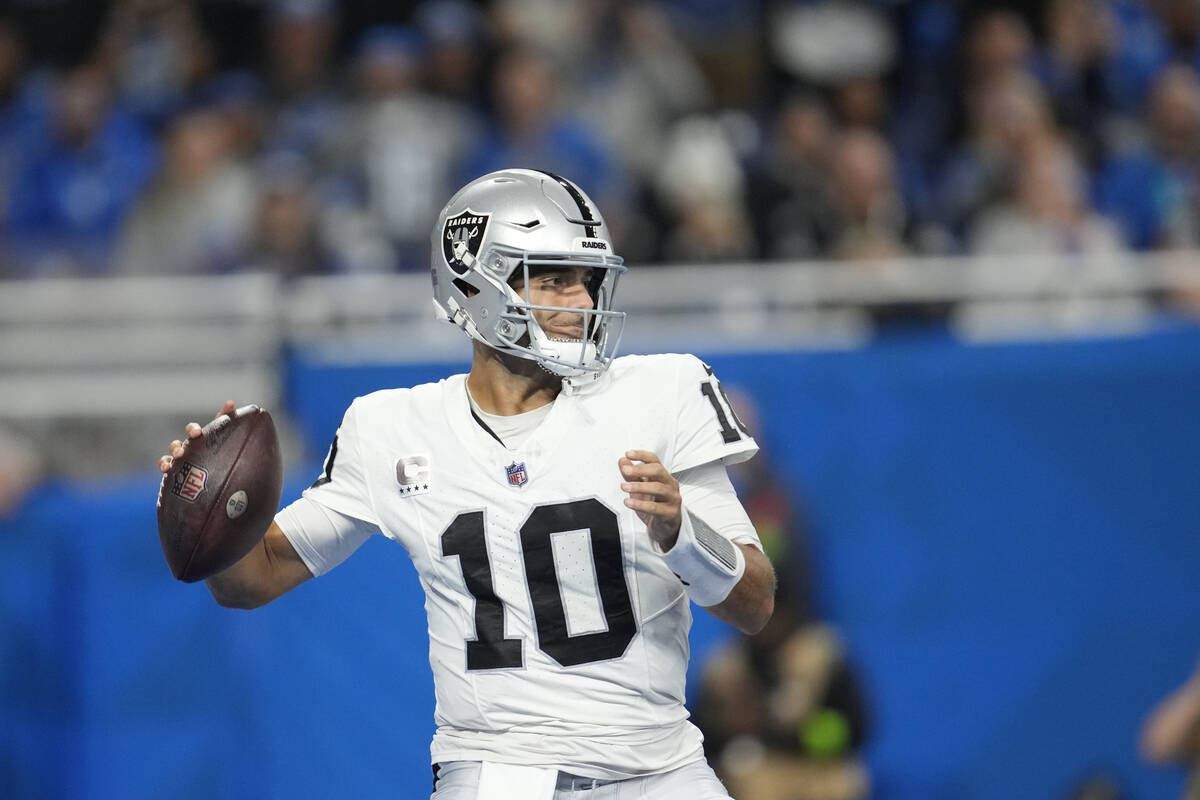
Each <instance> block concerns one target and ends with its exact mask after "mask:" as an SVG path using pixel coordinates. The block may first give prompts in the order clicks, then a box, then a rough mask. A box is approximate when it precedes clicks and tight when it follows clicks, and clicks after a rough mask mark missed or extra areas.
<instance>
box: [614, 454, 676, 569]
mask: <svg viewBox="0 0 1200 800" xmlns="http://www.w3.org/2000/svg"><path fill="white" fill-rule="evenodd" d="M617 466H618V467H619V468H620V470H621V475H622V476H623V477H624V478H625V482H624V483H622V484H621V489H622V490H623V491H624V492H626V493H628V495H629V496H628V497H626V498H625V505H626V506H628V507H629V508H632V509H633V510H634V511H636V512H637V515H638V519H640V520H641V521H642V522H643V523H645V525H646V530H647V531H649V532H650V538H651V539H653V540H654V541H655V543H656V544H657V545H658V546H659V547H660V548H661V549H663V550H670V549H671V548H672V547H674V546H675V540H676V539H677V538H679V525H680V523H681V522H682V521H683V498H682V497H681V496H680V494H679V481H677V480H675V479H674V478H673V477H671V473H670V472H667V468H666V467H664V466H663V464H662V462H661V461H659V460H658V456H657V455H655V454H654V453H652V452H650V451H649V450H630V451H628V452H626V453H625V455H624V456H622V457H621V458H619V459H617Z"/></svg>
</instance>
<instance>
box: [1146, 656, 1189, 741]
mask: <svg viewBox="0 0 1200 800" xmlns="http://www.w3.org/2000/svg"><path fill="white" fill-rule="evenodd" d="M1140 744H1141V751H1142V755H1143V757H1145V759H1146V760H1147V761H1150V762H1152V763H1155V764H1169V763H1172V762H1175V761H1185V760H1188V761H1191V760H1196V759H1200V667H1197V669H1196V672H1195V673H1193V674H1192V677H1191V678H1189V679H1188V681H1187V683H1185V684H1184V685H1183V686H1181V687H1179V688H1178V689H1176V690H1175V691H1174V692H1172V693H1171V695H1170V696H1169V697H1167V698H1166V699H1165V700H1163V701H1162V702H1161V703H1160V704H1159V705H1158V707H1156V708H1155V709H1154V710H1153V711H1152V712H1151V713H1150V716H1149V717H1148V718H1147V720H1146V722H1145V724H1144V725H1143V726H1142V734H1141V743H1140Z"/></svg>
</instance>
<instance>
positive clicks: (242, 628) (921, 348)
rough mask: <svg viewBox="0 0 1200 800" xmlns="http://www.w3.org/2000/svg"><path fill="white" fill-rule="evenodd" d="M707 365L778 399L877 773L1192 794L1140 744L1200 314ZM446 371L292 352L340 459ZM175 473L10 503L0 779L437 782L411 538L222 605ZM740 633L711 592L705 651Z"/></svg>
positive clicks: (1186, 543)
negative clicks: (1101, 329)
mask: <svg viewBox="0 0 1200 800" xmlns="http://www.w3.org/2000/svg"><path fill="white" fill-rule="evenodd" d="M701 355H704V354H701ZM707 360H708V361H709V362H710V363H712V364H713V365H714V366H715V367H716V369H717V374H718V375H719V376H721V377H722V378H723V380H724V381H725V382H726V383H727V384H729V385H736V386H740V387H742V388H744V389H745V390H747V391H748V392H750V393H751V394H752V395H753V396H754V397H755V398H756V399H757V400H758V403H759V405H760V407H761V411H762V419H761V420H760V428H761V430H760V435H759V438H760V440H761V441H762V442H763V443H764V444H766V445H767V447H768V449H769V452H768V453H767V455H768V457H769V458H770V459H771V460H772V462H773V463H774V465H775V466H774V468H775V469H776V470H777V472H778V475H779V477H780V479H781V480H782V481H784V482H785V483H786V484H787V485H789V486H791V487H792V488H793V489H794V491H795V492H796V494H797V496H798V497H801V498H803V502H804V505H805V507H806V508H807V510H808V513H809V516H810V518H811V527H812V546H813V548H814V551H815V555H816V559H817V564H818V567H819V596H820V602H821V607H822V610H823V612H824V613H825V614H826V615H828V616H829V617H831V618H832V619H833V620H835V621H836V622H837V624H838V625H839V626H840V627H841V629H842V630H843V632H844V634H845V637H846V639H847V641H848V643H849V647H850V650H851V654H852V656H853V658H854V660H855V662H856V663H857V665H858V667H859V670H860V671H861V673H862V674H863V677H864V679H865V682H866V685H867V688H868V691H869V695H870V700H871V705H872V709H873V717H874V723H875V724H874V732H873V738H872V741H871V744H870V748H869V752H868V756H869V760H870V764H871V766H872V769H873V772H874V776H875V782H876V792H875V795H874V796H876V797H878V798H884V800H888V799H891V798H894V799H895V800H910V799H911V800H918V798H919V799H920V800H931V799H933V800H938V799H939V798H945V799H946V800H950V799H951V798H954V800H972V799H974V798H978V799H979V800H992V799H993V798H994V800H1011V798H1022V799H1023V800H1041V799H1043V798H1044V799H1045V800H1055V799H1056V798H1061V797H1064V796H1065V794H1066V793H1067V792H1068V791H1069V789H1070V787H1071V786H1072V785H1074V784H1075V783H1076V782H1077V781H1078V780H1079V779H1080V778H1081V777H1083V776H1084V775H1087V774H1091V773H1094V772H1101V773H1104V774H1107V775H1110V776H1112V777H1113V778H1115V779H1116V780H1118V781H1120V782H1121V783H1122V784H1123V785H1124V786H1125V787H1126V789H1127V790H1128V793H1129V797H1130V798H1131V800H1156V799H1157V798H1171V797H1176V796H1178V795H1179V793H1180V791H1181V787H1182V781H1183V779H1182V775H1181V773H1179V772H1173V771H1170V770H1153V769H1150V768H1148V767H1146V766H1144V765H1142V764H1141V763H1140V762H1139V761H1138V759H1137V756H1136V750H1135V747H1136V736H1137V729H1138V725H1139V723H1140V722H1141V721H1142V719H1143V718H1144V715H1145V712H1146V711H1147V709H1148V708H1149V707H1150V706H1152V705H1153V703H1154V702H1155V701H1156V700H1157V699H1159V698H1160V697H1161V696H1163V695H1164V694H1165V693H1167V692H1168V691H1170V690H1171V689H1172V688H1173V687H1174V686H1176V685H1177V684H1178V683H1179V682H1181V681H1182V680H1183V679H1184V678H1185V677H1186V676H1187V675H1188V674H1189V672H1190V671H1191V669H1192V667H1193V666H1194V664H1195V662H1196V659H1197V657H1198V656H1200V593H1198V588H1200V580H1198V578H1197V576H1200V536H1198V534H1200V521H1198V520H1200V515H1198V514H1197V505H1198V504H1197V498H1198V496H1200V493H1198V491H1197V485H1198V483H1200V481H1198V478H1200V469H1198V468H1197V461H1198V455H1200V415H1198V408H1200V405H1198V402H1197V400H1198V398H1200V331H1197V330H1195V329H1186V328H1185V329H1176V330H1162V331H1158V332H1156V333H1154V334H1151V335H1146V336H1143V337H1139V338H1136V339H1126V340H1120V341H1103V342H1098V341H1090V342H1058V343H1049V344H1048V343H1041V344H1026V345H1004V346H975V347H964V346H961V345H958V344H955V343H953V342H951V341H949V340H947V339H945V338H941V337H937V336H929V335H920V336H912V337H909V338H905V337H897V338H892V339H890V340H887V341H883V342H880V343H878V344H876V345H873V346H872V347H870V348H867V349H865V350H859V351H855V352H849V353H822V354H801V353H795V354H770V355H763V354H750V355H739V356H736V357H735V356H729V355H719V356H718V355H712V356H710V357H708V358H707ZM446 371H447V368H445V367H438V366H422V367H376V366H372V367H365V366H364V367H331V366H328V365H321V364H313V363H307V362H305V360H304V359H303V358H295V359H293V360H292V362H291V363H290V365H289V367H288V388H289V394H290V396H291V397H292V399H293V405H294V407H295V408H296V409H297V412H298V418H299V421H300V424H301V427H302V429H303V431H304V433H305V435H306V436H308V437H310V438H311V439H312V440H313V441H314V442H320V443H321V444H319V445H314V450H315V451H318V450H323V449H324V444H323V443H324V442H326V441H327V440H328V439H329V438H330V436H331V434H332V432H333V430H334V428H335V427H336V425H337V422H338V419H339V417H340V414H341V411H342V409H343V408H344V407H345V405H346V404H347V402H348V401H349V399H350V398H351V397H352V396H354V395H355V394H360V393H364V392H367V391H370V390H372V389H375V388H382V387H386V386H395V385H408V384H412V383H415V382H420V381H423V380H427V379H430V378H434V377H437V376H438V375H441V374H444V373H445V372H446ZM317 469H318V464H317V463H316V462H315V461H314V462H312V463H309V464H307V465H305V466H304V467H302V468H298V469H296V470H293V471H292V473H291V474H290V475H289V479H288V483H287V486H286V489H285V499H289V498H291V497H294V496H296V495H297V494H298V493H299V491H300V489H301V488H302V487H303V486H304V485H305V484H306V483H308V482H309V481H310V480H311V478H312V476H313V475H314V474H315V473H316V471H317ZM156 490H157V477H156V475H155V474H154V473H153V472H152V471H147V472H146V473H144V474H140V475H136V476H132V477H129V478H126V479H121V480H116V481H104V482H96V483H88V484H72V485H61V484H55V485H50V486H47V487H44V488H43V489H42V490H40V491H39V492H38V493H37V494H36V495H35V496H34V497H33V498H32V499H31V500H30V502H29V503H28V504H27V505H26V506H25V507H24V508H23V509H21V510H20V511H19V512H18V514H17V515H16V516H15V518H10V519H8V520H5V521H3V522H2V523H0V631H2V634H3V638H2V640H0V644H2V646H3V651H2V653H0V701H2V704H3V705H2V711H0V796H4V797H6V798H164V797H169V798H205V799H206V800H210V799H212V798H249V797H254V798H284V797H287V798H327V797H355V798H385V797H386V798H405V799H407V798H421V797H426V796H427V793H428V788H429V783H430V771H429V765H428V740H429V736H430V734H431V731H432V723H431V717H432V711H433V709H432V688H431V678H430V675H429V668H428V663H427V660H426V650H425V647H426V645H425V621H424V613H423V610H422V602H423V599H422V596H421V593H420V589H419V587H418V586H417V582H416V578H415V574H414V572H413V570H412V568H411V566H410V565H409V564H408V562H407V559H406V557H405V555H404V553H403V551H402V550H401V549H400V548H398V547H395V546H394V545H391V544H390V543H388V542H387V541H385V540H383V539H382V538H377V540H375V541H372V542H370V543H368V544H367V545H366V546H365V547H364V548H363V549H362V550H361V551H360V552H359V553H358V554H356V555H355V556H354V557H353V558H351V559H350V560H349V561H348V562H346V563H345V564H344V565H343V566H341V567H340V568H339V569H337V570H335V571H334V572H333V573H332V574H331V575H329V576H326V577H324V578H321V579H319V580H316V581H312V582H310V583H309V584H306V585H305V586H303V587H301V588H299V589H298V590H296V591H295V592H293V593H292V594H290V595H288V596H287V597H285V598H282V599H281V600H279V601H277V602H276V603H274V604H272V605H271V606H268V607H267V608H264V609H260V610H257V611H253V612H238V611H228V610H223V609H220V608H218V607H216V605H215V604H214V603H213V602H212V601H211V599H210V598H209V596H208V593H207V592H206V591H205V589H204V588H203V587H202V586H187V585H183V584H179V583H176V582H174V581H172V580H171V579H170V577H169V573H168V572H167V569H166V566H165V565H164V563H163V562H162V557H161V553H160V551H159V547H158V542H157V539H156V534H155V521H154V510H153V509H154V502H153V499H154V495H155V492H156ZM728 635H730V634H729V632H728V629H725V628H724V627H723V626H722V625H721V624H720V623H716V622H714V621H712V620H711V619H709V618H707V617H706V616H705V615H704V614H702V613H700V614H698V615H697V625H696V629H695V630H694V632H693V643H694V651H695V653H696V656H697V660H702V659H703V657H704V654H705V653H706V652H708V651H709V648H711V647H712V646H714V644H715V643H718V642H719V641H720V640H721V639H722V638H724V637H726V636H728ZM694 674H695V670H694V669H693V677H694ZM693 686H694V681H693Z"/></svg>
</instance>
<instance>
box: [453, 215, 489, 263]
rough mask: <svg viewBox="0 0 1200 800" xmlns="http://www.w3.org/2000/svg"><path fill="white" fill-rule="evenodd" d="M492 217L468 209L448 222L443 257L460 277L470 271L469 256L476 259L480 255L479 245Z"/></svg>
mask: <svg viewBox="0 0 1200 800" xmlns="http://www.w3.org/2000/svg"><path fill="white" fill-rule="evenodd" d="M491 216H492V215H491V214H480V213H478V212H476V211H472V210H471V209H469V208H468V209H467V210H466V211H464V212H463V213H461V214H456V215H455V216H453V217H450V218H449V219H448V220H446V225H445V227H444V228H443V230H442V256H443V257H444V258H445V259H446V264H447V265H449V267H450V269H452V270H454V271H455V272H457V273H458V274H459V275H462V274H463V273H464V272H466V271H467V269H469V265H468V264H467V263H466V261H467V260H468V259H467V256H468V255H469V256H471V258H474V257H475V256H478V255H479V245H481V244H482V243H483V234H484V232H486V231H487V225H488V220H489V219H491Z"/></svg>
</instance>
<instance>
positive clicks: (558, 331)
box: [546, 325, 584, 342]
mask: <svg viewBox="0 0 1200 800" xmlns="http://www.w3.org/2000/svg"><path fill="white" fill-rule="evenodd" d="M583 334H584V330H583V326H582V325H569V326H566V327H559V328H551V329H550V330H548V331H546V335H547V336H549V337H550V338H551V339H553V340H554V341H556V342H582V341H583Z"/></svg>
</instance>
